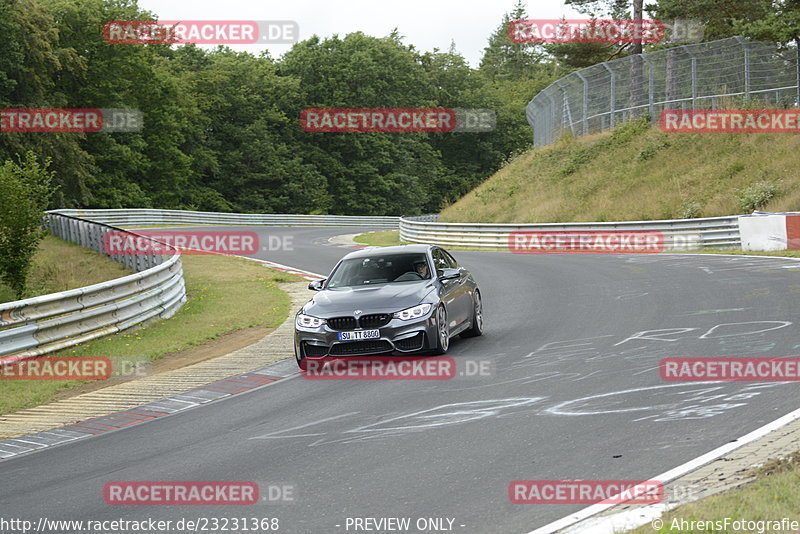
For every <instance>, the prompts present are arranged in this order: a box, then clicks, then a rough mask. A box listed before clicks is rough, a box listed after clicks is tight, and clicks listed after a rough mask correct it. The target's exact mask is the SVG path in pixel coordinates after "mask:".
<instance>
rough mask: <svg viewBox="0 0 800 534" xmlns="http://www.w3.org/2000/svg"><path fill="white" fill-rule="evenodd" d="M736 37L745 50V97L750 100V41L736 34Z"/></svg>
mask: <svg viewBox="0 0 800 534" xmlns="http://www.w3.org/2000/svg"><path fill="white" fill-rule="evenodd" d="M734 39H736V41H737V42H738V43H739V44H740V45H741V46H742V50H743V51H744V65H743V67H744V97H745V99H747V100H750V43H749V42H748V41H747V40H746V39H744V38H742V37H740V36H738V35H736V36H734Z"/></svg>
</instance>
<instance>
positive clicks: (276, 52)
mask: <svg viewBox="0 0 800 534" xmlns="http://www.w3.org/2000/svg"><path fill="white" fill-rule="evenodd" d="M525 3H526V6H527V10H528V17H529V18H537V19H557V18H561V17H562V16H566V17H567V18H569V17H582V16H581V15H580V14H579V13H578V12H576V11H574V10H573V9H571V8H569V7H568V6H565V5H564V2H563V0H528V1H527V2H525ZM514 4H515V0H401V1H397V2H392V1H391V0H294V1H291V0H290V1H282V2H270V1H268V0H139V6H140V7H141V8H142V9H146V10H148V11H152V12H154V13H155V14H156V15H157V16H158V17H159V18H160V19H161V20H293V21H296V22H297V23H298V24H299V25H300V40H304V39H307V38H308V37H311V36H312V35H314V34H316V35H319V36H322V37H327V36H331V35H333V34H339V35H340V36H342V37H343V36H344V35H346V34H348V33H351V32H355V31H362V32H364V33H366V34H368V35H372V36H375V37H384V36H386V35H388V34H389V33H390V32H391V31H392V29H393V28H397V29H398V30H399V32H400V35H403V36H404V37H405V39H404V41H403V42H404V43H406V44H413V45H414V46H415V47H416V48H417V49H418V50H421V51H432V50H433V49H434V48H439V49H440V50H442V51H447V49H448V48H449V47H450V42H451V41H455V43H456V49H457V50H458V52H459V53H461V55H462V56H464V57H465V58H466V60H467V61H468V62H469V63H470V65H472V66H473V67H477V66H478V63H479V62H480V58H481V56H482V55H483V49H484V48H485V47H486V44H487V40H488V38H489V36H490V35H491V33H492V32H493V31H494V30H495V29H496V28H497V26H498V25H499V24H500V22H501V21H502V18H503V14H504V13H507V12H510V11H511V10H512V9H513V8H514ZM231 48H234V49H237V50H245V51H252V52H253V53H254V54H258V53H259V52H260V51H261V50H263V49H268V50H269V51H270V54H271V55H272V56H273V57H276V58H277V57H279V56H281V55H282V54H283V53H285V52H287V51H288V50H289V49H290V48H291V45H268V46H260V45H236V46H231Z"/></svg>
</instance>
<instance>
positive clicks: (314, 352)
mask: <svg viewBox="0 0 800 534" xmlns="http://www.w3.org/2000/svg"><path fill="white" fill-rule="evenodd" d="M303 352H304V353H305V355H306V356H309V357H311V358H320V357H322V356H325V355H326V354H328V347H324V346H321V345H312V344H311V343H308V342H307V341H303Z"/></svg>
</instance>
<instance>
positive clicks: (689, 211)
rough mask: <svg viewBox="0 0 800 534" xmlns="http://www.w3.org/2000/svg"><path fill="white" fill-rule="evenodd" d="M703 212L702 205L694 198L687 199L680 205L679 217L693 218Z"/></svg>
mask: <svg viewBox="0 0 800 534" xmlns="http://www.w3.org/2000/svg"><path fill="white" fill-rule="evenodd" d="M702 214H703V206H702V204H700V203H699V202H697V201H696V200H689V201H688V202H684V203H683V204H681V207H680V218H681V219H694V218H697V217H700V216H701V215H702Z"/></svg>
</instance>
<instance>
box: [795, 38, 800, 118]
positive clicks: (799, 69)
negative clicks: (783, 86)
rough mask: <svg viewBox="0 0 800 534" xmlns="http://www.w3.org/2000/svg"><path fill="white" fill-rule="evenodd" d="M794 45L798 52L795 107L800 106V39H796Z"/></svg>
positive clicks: (796, 57)
mask: <svg viewBox="0 0 800 534" xmlns="http://www.w3.org/2000/svg"><path fill="white" fill-rule="evenodd" d="M794 44H795V51H796V56H795V67H796V69H795V71H796V76H795V80H794V81H795V83H796V84H797V95H796V96H797V101H796V102H795V103H794V105H795V106H800V37H795V39H794Z"/></svg>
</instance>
